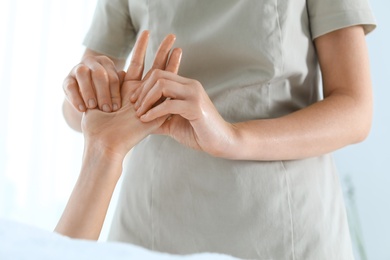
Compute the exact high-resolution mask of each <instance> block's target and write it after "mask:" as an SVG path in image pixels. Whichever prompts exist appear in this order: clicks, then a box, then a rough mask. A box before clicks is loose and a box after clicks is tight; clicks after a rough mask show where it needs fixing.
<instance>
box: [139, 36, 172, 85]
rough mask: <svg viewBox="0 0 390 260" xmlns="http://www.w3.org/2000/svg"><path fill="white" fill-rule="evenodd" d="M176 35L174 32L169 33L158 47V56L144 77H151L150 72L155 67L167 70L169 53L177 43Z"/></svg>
mask: <svg viewBox="0 0 390 260" xmlns="http://www.w3.org/2000/svg"><path fill="white" fill-rule="evenodd" d="M175 40H176V36H175V35H174V34H168V35H167V36H166V37H165V38H164V40H163V41H162V42H161V44H160V46H159V47H158V50H157V53H156V57H155V58H154V61H153V65H152V68H151V70H149V72H148V73H147V74H146V76H145V78H144V79H147V78H149V77H150V73H151V72H152V71H153V70H155V69H160V70H165V67H166V66H167V62H168V57H169V53H170V52H171V49H172V46H173V44H174V43H175Z"/></svg>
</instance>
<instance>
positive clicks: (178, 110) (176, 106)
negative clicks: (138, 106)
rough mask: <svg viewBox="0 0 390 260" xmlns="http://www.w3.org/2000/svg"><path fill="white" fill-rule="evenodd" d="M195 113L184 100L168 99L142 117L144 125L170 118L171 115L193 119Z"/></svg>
mask: <svg viewBox="0 0 390 260" xmlns="http://www.w3.org/2000/svg"><path fill="white" fill-rule="evenodd" d="M192 114H193V112H192V111H191V108H190V107H189V105H188V102H187V101H184V100H173V99H167V100H165V101H164V102H163V103H161V104H160V105H158V106H156V107H154V108H152V109H150V110H149V111H148V112H147V113H146V114H144V115H142V116H141V117H140V120H141V121H142V122H144V123H146V122H150V121H153V120H156V119H157V118H161V117H169V116H170V115H181V116H182V117H184V118H186V119H193V117H194V116H192Z"/></svg>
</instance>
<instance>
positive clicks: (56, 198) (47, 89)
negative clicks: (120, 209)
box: [0, 0, 390, 260]
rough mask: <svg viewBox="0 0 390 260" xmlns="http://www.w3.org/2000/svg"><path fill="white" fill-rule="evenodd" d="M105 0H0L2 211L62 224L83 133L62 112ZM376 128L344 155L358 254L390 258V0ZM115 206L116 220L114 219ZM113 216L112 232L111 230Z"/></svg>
mask: <svg viewBox="0 0 390 260" xmlns="http://www.w3.org/2000/svg"><path fill="white" fill-rule="evenodd" d="M95 4H96V0H67V1H55V0H35V1H29V0H2V1H1V2H0V97H1V99H2V101H1V102H0V122H1V127H0V217H1V218H7V219H13V220H17V221H21V222H24V223H28V224H32V225H35V226H39V227H41V228H44V229H48V230H53V229H54V227H55V225H56V223H57V221H58V219H59V217H60V215H61V213H62V210H63V208H64V207H65V204H66V202H67V199H68V197H69V194H70V192H71V190H72V187H73V184H74V183H75V181H76V178H77V176H78V172H79V167H80V162H81V155H82V149H83V138H82V135H81V134H79V133H76V132H74V131H72V130H71V129H70V128H69V127H68V126H67V125H66V123H65V121H64V120H63V117H62V111H61V105H62V101H63V97H64V94H63V90H62V81H63V79H64V77H65V76H66V75H67V74H68V73H69V71H70V69H71V68H72V67H73V66H74V65H76V64H77V63H78V62H79V60H80V57H81V55H82V53H83V50H84V47H83V46H82V44H81V42H82V40H83V37H84V35H85V33H86V31H87V29H88V26H89V23H90V22H91V19H92V15H93V12H94V8H95ZM371 6H372V9H373V12H374V14H375V16H376V19H377V22H378V28H377V30H376V31H374V33H372V34H371V35H369V36H368V37H367V42H368V45H369V50H370V58H371V68H372V78H373V83H374V84H373V85H374V96H375V108H374V109H375V114H374V122H373V127H372V131H371V134H370V136H369V138H368V139H367V140H366V141H365V142H364V143H361V144H358V145H353V146H349V147H347V148H344V149H342V150H340V151H338V152H336V153H335V157H336V161H337V165H338V168H339V172H340V178H341V180H342V183H343V188H344V191H345V200H346V203H347V209H348V214H349V218H350V225H351V235H352V237H353V241H354V246H355V255H356V259H357V260H358V259H375V260H382V259H383V260H385V259H386V260H388V259H390V250H388V247H389V246H390V223H389V222H390V221H389V220H390V203H389V202H388V200H389V199H390V189H389V184H390V169H389V168H390V167H389V166H388V165H387V163H389V162H390V152H389V147H390V101H389V100H388V99H389V97H390V84H389V83H390V80H389V79H388V77H389V74H390V66H389V60H390V48H389V46H390V17H389V15H388V11H389V10H390V2H389V1H382V0H371ZM115 198H116V195H115V196H114V203H113V205H111V207H110V210H109V214H108V217H107V220H108V221H107V223H109V222H110V219H111V217H112V213H113V208H114V207H115ZM108 228H109V225H108V224H106V225H105V227H104V229H103V233H102V238H101V239H102V240H104V239H105V238H106V236H107V230H108Z"/></svg>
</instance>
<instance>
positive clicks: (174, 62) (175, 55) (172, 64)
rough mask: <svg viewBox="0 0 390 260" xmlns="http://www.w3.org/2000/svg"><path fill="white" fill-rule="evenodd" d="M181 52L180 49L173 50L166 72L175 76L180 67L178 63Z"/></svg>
mask: <svg viewBox="0 0 390 260" xmlns="http://www.w3.org/2000/svg"><path fill="white" fill-rule="evenodd" d="M182 53H183V51H182V50H181V49H180V48H175V49H174V50H173V51H172V53H171V56H170V57H169V61H168V64H167V66H166V68H165V70H166V71H169V72H172V73H175V74H177V73H178V71H179V67H180V61H181V56H182Z"/></svg>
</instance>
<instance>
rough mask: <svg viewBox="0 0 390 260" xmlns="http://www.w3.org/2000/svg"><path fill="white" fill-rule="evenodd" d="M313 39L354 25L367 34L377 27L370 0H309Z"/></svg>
mask: <svg viewBox="0 0 390 260" xmlns="http://www.w3.org/2000/svg"><path fill="white" fill-rule="evenodd" d="M307 7H308V12H309V18H310V28H311V34H312V39H315V38H317V37H319V36H321V35H324V34H326V33H329V32H332V31H335V30H338V29H342V28H346V27H349V26H354V25H362V26H363V28H364V31H365V33H366V34H368V33H370V32H371V31H373V30H374V29H375V27H376V23H375V18H374V16H373V14H372V11H371V7H370V5H369V2H368V0H307Z"/></svg>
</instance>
